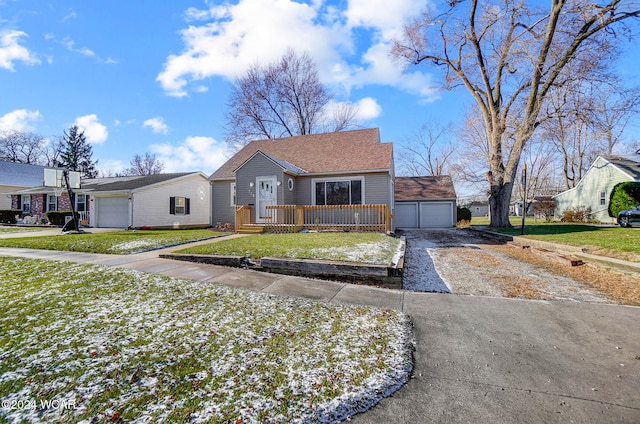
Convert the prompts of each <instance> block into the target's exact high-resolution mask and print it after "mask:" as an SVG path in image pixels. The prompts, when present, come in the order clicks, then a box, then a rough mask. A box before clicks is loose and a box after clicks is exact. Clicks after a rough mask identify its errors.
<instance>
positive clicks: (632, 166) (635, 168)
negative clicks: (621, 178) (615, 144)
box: [603, 156, 640, 181]
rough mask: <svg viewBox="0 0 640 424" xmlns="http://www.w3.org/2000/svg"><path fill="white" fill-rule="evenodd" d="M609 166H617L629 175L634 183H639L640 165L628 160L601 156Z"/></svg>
mask: <svg viewBox="0 0 640 424" xmlns="http://www.w3.org/2000/svg"><path fill="white" fill-rule="evenodd" d="M603 157H604V158H605V159H606V160H608V161H609V162H610V163H611V164H613V165H615V166H617V167H618V168H620V169H621V170H622V171H624V172H626V173H627V174H629V176H630V177H631V178H633V179H634V180H636V181H640V163H639V162H636V161H634V160H631V159H629V158H624V157H621V156H603Z"/></svg>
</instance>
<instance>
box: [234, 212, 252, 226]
mask: <svg viewBox="0 0 640 424" xmlns="http://www.w3.org/2000/svg"><path fill="white" fill-rule="evenodd" d="M235 221H236V222H235V228H236V231H237V230H238V229H239V228H241V227H242V226H243V225H248V224H251V206H236V218H235Z"/></svg>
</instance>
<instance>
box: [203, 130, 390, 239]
mask: <svg viewBox="0 0 640 424" xmlns="http://www.w3.org/2000/svg"><path fill="white" fill-rule="evenodd" d="M209 179H210V181H211V183H212V193H213V194H212V201H213V207H212V211H213V212H212V222H213V224H214V225H218V224H220V225H224V224H226V223H229V224H234V225H235V226H236V230H242V228H239V227H241V226H245V227H248V226H254V227H262V226H267V227H270V229H271V230H272V231H273V230H276V231H277V230H278V228H280V229H281V230H282V231H295V230H299V229H301V228H314V227H315V228H333V229H340V228H342V229H350V228H353V227H354V226H357V227H359V228H360V229H367V228H366V227H367V226H368V225H370V226H372V227H373V226H380V225H382V226H386V227H387V230H388V229H389V228H391V222H390V221H391V214H393V208H394V197H393V183H394V166H393V147H392V144H391V143H381V142H380V134H379V131H378V129H363V130H355V131H344V132H334V133H326V134H313V135H306V136H297V137H290V138H283V139H278V140H258V141H253V142H251V143H249V144H247V145H246V146H245V147H244V148H242V149H241V150H240V151H239V152H238V153H236V154H235V155H234V156H233V157H231V158H230V159H229V160H228V161H227V162H226V163H225V164H224V165H222V166H221V167H220V168H219V169H218V170H217V171H216V172H214V173H213V174H212V175H211V176H210V177H209ZM285 227H287V228H286V229H285ZM371 229H372V230H373V228H371Z"/></svg>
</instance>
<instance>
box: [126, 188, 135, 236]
mask: <svg viewBox="0 0 640 424" xmlns="http://www.w3.org/2000/svg"><path fill="white" fill-rule="evenodd" d="M127 196H128V197H129V229H130V230H133V229H134V227H133V192H129V193H128V194H127Z"/></svg>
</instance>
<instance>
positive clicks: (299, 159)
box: [210, 128, 393, 180]
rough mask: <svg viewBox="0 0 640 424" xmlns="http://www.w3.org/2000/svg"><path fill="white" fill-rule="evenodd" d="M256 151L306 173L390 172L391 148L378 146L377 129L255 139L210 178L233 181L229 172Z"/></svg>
mask: <svg viewBox="0 0 640 424" xmlns="http://www.w3.org/2000/svg"><path fill="white" fill-rule="evenodd" d="M258 150H259V151H261V152H263V153H264V154H266V155H268V156H270V157H271V158H275V159H279V160H281V161H286V162H287V163H288V164H290V165H293V166H295V167H297V168H300V169H303V170H305V171H307V172H309V173H324V172H326V173H334V172H357V171H367V170H377V169H390V168H391V164H392V156H393V145H392V144H391V143H380V133H379V131H378V129H377V128H371V129H363V130H354V131H342V132H333V133H325V134H311V135H303V136H297V137H289V138H282V139H276V140H257V141H252V142H251V143H249V144H247V145H246V146H244V147H243V148H242V149H241V150H240V151H239V152H238V153H236V154H235V155H234V156H233V157H231V159H229V160H228V161H227V162H226V163H225V164H224V165H222V166H221V167H220V168H219V169H218V170H217V171H216V172H214V173H213V174H211V177H210V179H212V180H214V179H224V178H233V176H234V175H233V171H235V170H236V169H237V168H238V167H239V166H240V165H242V164H243V163H245V162H246V161H247V160H248V159H249V158H251V156H253V155H254V154H255V153H256V152H257V151H258Z"/></svg>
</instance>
